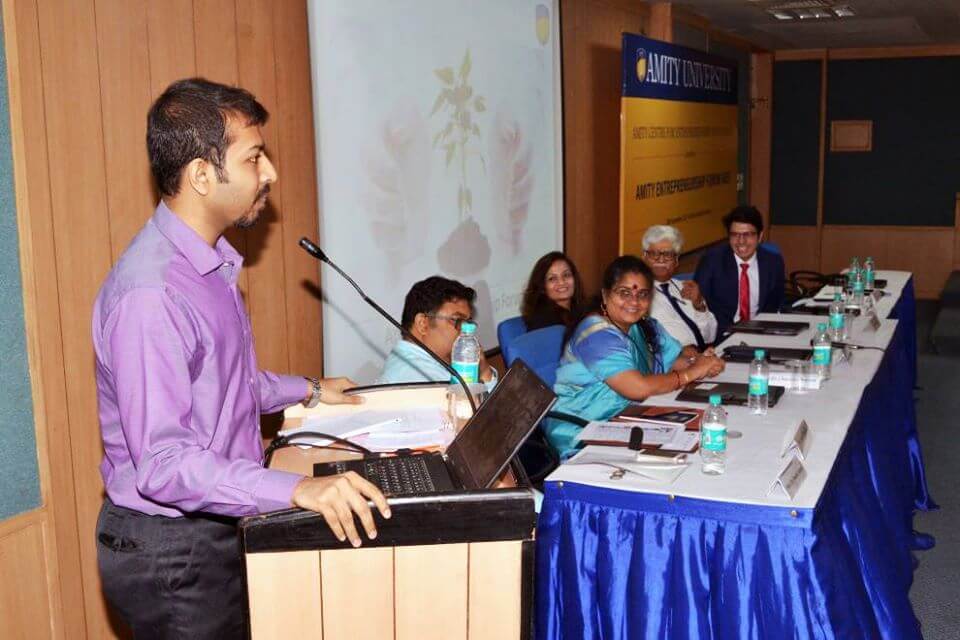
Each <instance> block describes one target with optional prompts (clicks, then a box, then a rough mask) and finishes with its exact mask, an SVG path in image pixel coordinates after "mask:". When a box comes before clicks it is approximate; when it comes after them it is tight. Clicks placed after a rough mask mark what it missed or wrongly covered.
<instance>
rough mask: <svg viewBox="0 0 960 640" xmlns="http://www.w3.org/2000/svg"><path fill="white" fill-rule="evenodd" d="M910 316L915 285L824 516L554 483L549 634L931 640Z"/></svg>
mask: <svg viewBox="0 0 960 640" xmlns="http://www.w3.org/2000/svg"><path fill="white" fill-rule="evenodd" d="M914 309H915V303H914V300H913V286H912V282H911V283H909V284H908V289H905V290H904V295H903V296H902V297H901V301H900V302H899V303H898V305H897V308H896V309H895V311H894V313H895V314H896V315H897V316H899V317H900V319H901V320H902V322H901V323H900V325H899V326H898V328H897V331H896V332H895V334H894V337H893V339H892V341H891V343H890V346H889V347H888V349H887V352H886V354H885V355H884V358H883V361H882V363H881V366H880V368H879V370H878V372H877V375H876V376H875V377H874V380H873V381H872V382H871V384H870V385H869V386H868V387H867V389H866V390H865V392H864V395H863V399H862V401H861V403H860V408H859V409H858V411H857V414H856V416H855V417H854V420H853V422H852V423H851V426H850V430H849V432H848V435H847V438H846V440H845V441H844V444H843V446H842V447H841V449H840V452H839V454H838V457H837V460H836V463H835V465H834V468H833V470H832V471H831V474H830V477H829V478H828V480H827V483H826V486H825V488H824V492H823V495H822V496H821V499H820V501H819V503H818V504H817V506H816V507H815V508H814V509H812V510H810V509H807V510H803V509H798V510H790V509H787V508H781V507H758V506H749V505H739V504H730V503H721V502H714V501H709V500H692V499H687V498H682V497H678V498H675V499H671V498H669V497H667V496H661V495H653V494H642V493H634V492H622V491H612V490H608V489H600V488H595V487H589V486H584V485H577V484H574V483H569V482H568V483H555V482H553V483H547V485H546V496H545V499H544V503H543V510H542V512H541V514H540V522H539V525H538V530H537V594H536V607H537V608H536V636H537V638H539V639H541V640H547V639H553V638H651V639H652V638H657V639H660V638H678V639H680V638H723V639H726V638H764V639H765V638H778V639H779V638H843V639H847V638H896V639H898V640H899V639H906V638H918V637H920V632H919V628H918V623H917V620H916V618H915V616H914V614H913V609H912V607H911V605H910V600H909V597H908V595H909V590H910V585H911V583H912V580H913V558H912V555H911V548H912V547H913V545H914V539H913V535H912V531H911V529H912V516H913V511H914V509H915V508H921V509H928V508H936V505H935V504H933V501H932V500H931V499H930V497H929V494H928V492H927V489H926V483H925V479H924V476H923V459H922V456H921V453H920V446H919V442H918V441H917V432H916V418H915V413H914V407H913V393H912V392H913V382H914V380H915V379H916V377H915V376H916V367H915V354H916V337H915V336H916V334H915V329H914V326H915V323H914V321H913V318H914V313H915V312H914ZM908 319H909V320H908Z"/></svg>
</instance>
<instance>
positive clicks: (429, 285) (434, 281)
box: [400, 276, 477, 331]
mask: <svg viewBox="0 0 960 640" xmlns="http://www.w3.org/2000/svg"><path fill="white" fill-rule="evenodd" d="M476 297H477V292H476V291H474V290H473V289H471V288H470V287H468V286H466V285H465V284H461V283H459V282H457V281H456V280H449V279H447V278H444V277H441V276H430V277H429V278H427V279H426V280H421V281H420V282H418V283H416V284H415V285H413V286H412V287H410V291H408V292H407V297H406V299H404V301H403V315H402V316H401V318H400V324H402V325H403V328H404V329H406V330H407V331H410V330H412V329H413V321H414V320H415V319H416V317H417V314H418V313H424V314H430V313H436V312H437V311H438V310H439V309H440V307H442V306H443V303H445V302H454V301H456V300H466V301H467V304H468V305H470V308H471V309H473V301H474V300H475V299H476Z"/></svg>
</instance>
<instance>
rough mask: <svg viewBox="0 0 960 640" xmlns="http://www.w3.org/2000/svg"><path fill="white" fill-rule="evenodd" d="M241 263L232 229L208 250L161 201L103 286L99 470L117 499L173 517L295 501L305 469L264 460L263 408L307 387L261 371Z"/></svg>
mask: <svg viewBox="0 0 960 640" xmlns="http://www.w3.org/2000/svg"><path fill="white" fill-rule="evenodd" d="M242 263H243V258H242V256H240V254H239V253H237V251H236V250H235V249H234V248H233V247H232V246H230V243H229V242H227V241H226V240H225V239H224V238H222V237H221V238H220V239H219V240H218V241H217V244H216V247H211V246H210V245H208V244H207V243H206V242H204V240H203V239H202V238H201V237H200V236H199V235H198V234H197V233H196V232H195V231H193V230H192V229H191V228H190V227H188V226H187V225H186V224H184V223H183V221H181V220H180V219H179V218H178V217H177V216H176V215H174V214H173V212H171V211H170V209H168V208H167V206H166V205H165V204H163V203H162V202H161V203H160V205H159V206H158V207H157V210H156V212H155V213H154V215H153V217H152V218H151V219H150V220H149V221H148V222H147V224H146V225H145V226H144V227H143V229H141V231H140V233H139V234H137V237H136V238H134V239H133V242H132V243H131V244H130V246H129V247H127V250H126V251H125V252H124V253H123V255H122V256H121V257H120V260H119V261H118V262H117V264H116V265H115V266H114V268H113V270H112V271H111V272H110V274H109V276H108V277H107V280H106V282H104V284H103V287H102V288H101V289H100V293H99V294H98V295H97V300H96V302H95V303H94V307H93V344H94V350H95V352H96V370H97V395H98V400H99V412H100V428H101V433H102V436H103V447H104V457H103V462H102V463H101V465H100V473H101V474H102V476H103V482H104V484H105V485H106V491H107V495H108V496H109V497H110V499H111V500H112V501H113V502H114V504H116V505H119V506H122V507H127V508H128V509H134V510H136V511H140V512H142V513H146V514H150V515H163V516H171V517H177V516H182V515H183V514H185V513H189V512H192V511H207V512H211V513H217V514H221V515H227V516H244V515H250V514H255V513H260V512H265V511H274V510H277V509H283V508H287V507H289V506H290V498H291V496H292V494H293V489H294V487H295V486H296V484H297V483H298V482H299V481H300V480H301V478H302V476H299V475H296V474H292V473H286V472H283V471H273V470H269V469H264V468H263V445H262V441H261V435H260V419H259V417H260V414H261V413H269V412H273V411H278V410H280V409H283V408H284V407H286V406H289V405H291V404H294V403H295V402H297V401H300V400H302V399H303V397H304V395H306V389H307V387H306V382H305V381H304V379H303V378H300V377H295V376H281V375H276V374H273V373H269V372H266V371H260V370H258V369H257V358H256V354H255V353H254V350H253V336H252V334H251V331H250V318H249V317H248V316H247V312H246V309H245V308H244V305H243V300H242V298H241V297H240V292H239V290H238V289H237V275H238V274H239V272H240V267H241V265H242Z"/></svg>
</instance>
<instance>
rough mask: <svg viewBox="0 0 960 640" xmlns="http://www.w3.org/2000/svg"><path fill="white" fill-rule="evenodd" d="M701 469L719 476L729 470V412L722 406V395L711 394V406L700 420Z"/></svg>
mask: <svg viewBox="0 0 960 640" xmlns="http://www.w3.org/2000/svg"><path fill="white" fill-rule="evenodd" d="M700 460H702V461H703V466H702V467H700V470H701V471H703V472H704V473H706V474H708V475H711V476H718V475H720V474H721V473H723V472H724V471H726V470H727V412H726V411H724V410H723V407H721V406H720V396H719V395H718V394H713V395H711V396H710V406H708V407H707V410H706V411H704V412H703V420H702V421H701V422H700Z"/></svg>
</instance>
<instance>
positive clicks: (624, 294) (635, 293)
mask: <svg viewBox="0 0 960 640" xmlns="http://www.w3.org/2000/svg"><path fill="white" fill-rule="evenodd" d="M613 295H615V296H617V297H618V298H620V299H621V300H636V301H638V302H639V301H640V300H649V299H650V289H628V288H626V287H620V288H619V289H614V290H613Z"/></svg>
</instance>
